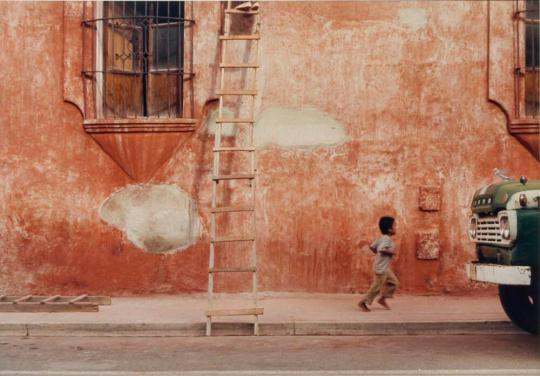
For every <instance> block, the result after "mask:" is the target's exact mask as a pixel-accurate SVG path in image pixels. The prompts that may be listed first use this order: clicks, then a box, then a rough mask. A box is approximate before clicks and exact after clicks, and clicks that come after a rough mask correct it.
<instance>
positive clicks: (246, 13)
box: [225, 9, 259, 15]
mask: <svg viewBox="0 0 540 376" xmlns="http://www.w3.org/2000/svg"><path fill="white" fill-rule="evenodd" d="M225 13H227V14H245V15H255V14H259V11H258V10H238V9H226V10H225Z"/></svg>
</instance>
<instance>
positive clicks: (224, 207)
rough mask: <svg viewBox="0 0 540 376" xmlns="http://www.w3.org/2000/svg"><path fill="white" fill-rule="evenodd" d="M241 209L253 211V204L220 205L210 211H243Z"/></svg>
mask: <svg viewBox="0 0 540 376" xmlns="http://www.w3.org/2000/svg"><path fill="white" fill-rule="evenodd" d="M243 211H255V208H254V207H253V206H222V207H219V208H213V209H212V210H211V212H212V213H229V212H243Z"/></svg>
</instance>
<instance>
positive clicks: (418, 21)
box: [399, 8, 427, 31]
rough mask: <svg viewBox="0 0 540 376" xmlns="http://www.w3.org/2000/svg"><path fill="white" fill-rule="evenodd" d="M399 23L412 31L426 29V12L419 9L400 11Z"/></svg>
mask: <svg viewBox="0 0 540 376" xmlns="http://www.w3.org/2000/svg"><path fill="white" fill-rule="evenodd" d="M399 21H400V22H401V23H402V24H403V25H404V26H406V27H408V28H409V29H411V30H412V31H418V30H419V29H422V28H424V27H426V23H427V16H426V10H425V9H421V8H409V9H400V10H399Z"/></svg>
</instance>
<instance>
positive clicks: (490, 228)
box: [476, 217, 504, 244]
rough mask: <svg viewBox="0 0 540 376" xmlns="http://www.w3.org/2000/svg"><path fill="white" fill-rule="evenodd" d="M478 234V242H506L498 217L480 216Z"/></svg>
mask: <svg viewBox="0 0 540 376" xmlns="http://www.w3.org/2000/svg"><path fill="white" fill-rule="evenodd" d="M476 234H477V235H476V241H477V242H478V243H501V244H503V243H504V242H503V239H502V236H501V228H500V226H499V218H497V217H484V218H478V227H477V230H476Z"/></svg>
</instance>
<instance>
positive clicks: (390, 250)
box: [379, 239, 395, 257]
mask: <svg viewBox="0 0 540 376" xmlns="http://www.w3.org/2000/svg"><path fill="white" fill-rule="evenodd" d="M379 252H380V253H381V254H382V255H384V256H388V257H392V256H394V253H395V251H394V245H393V243H392V241H388V240H387V239H385V240H383V243H382V244H381V246H380V247H379Z"/></svg>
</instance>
